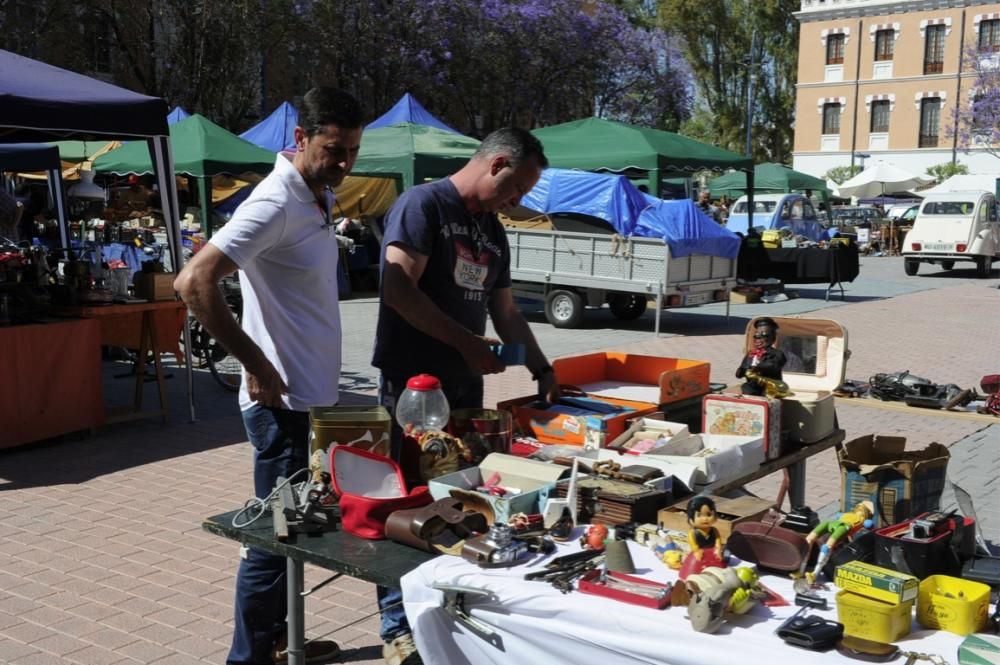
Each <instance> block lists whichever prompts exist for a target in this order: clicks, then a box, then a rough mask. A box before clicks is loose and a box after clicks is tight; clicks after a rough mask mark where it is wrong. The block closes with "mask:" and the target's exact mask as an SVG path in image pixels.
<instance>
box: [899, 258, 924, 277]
mask: <svg viewBox="0 0 1000 665" xmlns="http://www.w3.org/2000/svg"><path fill="white" fill-rule="evenodd" d="M919 269H920V259H903V270H905V271H906V274H907V275H909V276H910V277H913V276H914V275H916V274H917V270H919Z"/></svg>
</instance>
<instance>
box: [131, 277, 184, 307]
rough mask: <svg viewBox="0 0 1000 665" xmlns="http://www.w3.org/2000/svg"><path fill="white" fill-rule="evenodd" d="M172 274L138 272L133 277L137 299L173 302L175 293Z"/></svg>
mask: <svg viewBox="0 0 1000 665" xmlns="http://www.w3.org/2000/svg"><path fill="white" fill-rule="evenodd" d="M176 277H177V275H175V274H174V273H172V272H137V273H135V275H133V276H132V286H133V291H134V292H135V297H136V298H143V299H145V300H173V299H174V298H176V297H177V295H176V293H175V292H174V278H176Z"/></svg>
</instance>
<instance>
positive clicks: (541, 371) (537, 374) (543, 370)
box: [531, 364, 554, 381]
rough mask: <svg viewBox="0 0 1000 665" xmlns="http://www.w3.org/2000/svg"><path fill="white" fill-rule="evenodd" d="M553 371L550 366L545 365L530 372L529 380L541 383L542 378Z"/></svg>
mask: <svg viewBox="0 0 1000 665" xmlns="http://www.w3.org/2000/svg"><path fill="white" fill-rule="evenodd" d="M553 371H554V370H553V369H552V365H549V364H545V365H543V366H542V367H540V368H538V369H537V370H536V371H534V372H532V373H531V378H532V379H534V380H535V381H541V380H542V377H543V376H545V375H546V374H551V373H552V372H553Z"/></svg>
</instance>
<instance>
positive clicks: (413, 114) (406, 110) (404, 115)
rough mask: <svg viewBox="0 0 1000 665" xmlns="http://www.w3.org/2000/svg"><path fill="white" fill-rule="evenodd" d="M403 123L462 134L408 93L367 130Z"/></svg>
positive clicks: (369, 125)
mask: <svg viewBox="0 0 1000 665" xmlns="http://www.w3.org/2000/svg"><path fill="white" fill-rule="evenodd" d="M401 122H410V123H413V124H416V125H429V126H431V127H436V128H437V129H443V130H444V131H446V132H451V133H453V134H461V132H460V131H458V130H457V129H454V128H452V127H449V126H448V125H446V124H444V123H443V122H441V121H440V120H438V119H437V118H436V117H434V115H433V114H432V113H431V112H430V111H428V110H427V109H425V108H424V106H423V104H421V103H420V102H418V101H417V98H416V97H414V96H413V95H411V94H410V93H406V94H404V95H403V96H402V97H400V98H399V101H398V102H396V104H395V106H393V107H392V108H391V109H389V110H388V111H386V112H385V113H383V114H382V115H381V116H379V117H378V118H376V119H375V120H373V121H372V122H371V123H369V124H368V127H366V129H375V128H376V127H391V126H392V125H398V124H399V123H401Z"/></svg>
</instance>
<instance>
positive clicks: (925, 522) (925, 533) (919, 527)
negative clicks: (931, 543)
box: [907, 512, 951, 540]
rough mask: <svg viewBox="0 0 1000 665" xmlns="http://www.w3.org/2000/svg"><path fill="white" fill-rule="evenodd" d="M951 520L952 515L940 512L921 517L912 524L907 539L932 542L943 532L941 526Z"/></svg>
mask: <svg viewBox="0 0 1000 665" xmlns="http://www.w3.org/2000/svg"><path fill="white" fill-rule="evenodd" d="M950 518H951V515H946V514H944V513H940V512H932V513H927V514H925V515H921V516H920V517H918V518H916V519H914V520H913V521H912V522H910V533H909V534H908V536H907V537H908V538H910V539H911V540H930V539H931V538H933V537H934V536H936V535H937V534H938V532H939V531H940V530H941V526H942V525H944V524H945V523H946V522H947V521H948V520H949V519H950Z"/></svg>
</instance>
